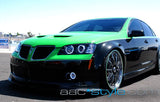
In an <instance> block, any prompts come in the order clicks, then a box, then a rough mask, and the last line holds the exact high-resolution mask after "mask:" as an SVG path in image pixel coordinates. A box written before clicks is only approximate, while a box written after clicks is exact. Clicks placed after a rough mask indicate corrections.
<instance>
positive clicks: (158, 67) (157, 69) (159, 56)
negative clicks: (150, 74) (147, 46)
mask: <svg viewBox="0 0 160 102" xmlns="http://www.w3.org/2000/svg"><path fill="white" fill-rule="evenodd" d="M154 73H156V74H159V73H160V51H158V54H157V63H156V67H155V69H154Z"/></svg>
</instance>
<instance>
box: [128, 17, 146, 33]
mask: <svg viewBox="0 0 160 102" xmlns="http://www.w3.org/2000/svg"><path fill="white" fill-rule="evenodd" d="M132 31H143V28H142V26H141V23H140V22H139V21H138V20H133V21H131V23H130V26H129V28H128V34H131V33H132Z"/></svg>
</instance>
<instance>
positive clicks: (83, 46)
mask: <svg viewBox="0 0 160 102" xmlns="http://www.w3.org/2000/svg"><path fill="white" fill-rule="evenodd" d="M85 49H86V47H85V45H78V48H77V50H78V53H84V51H85Z"/></svg>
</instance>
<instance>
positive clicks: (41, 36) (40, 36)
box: [37, 35, 46, 38]
mask: <svg viewBox="0 0 160 102" xmlns="http://www.w3.org/2000/svg"><path fill="white" fill-rule="evenodd" d="M45 36H46V35H39V36H37V38H43V37H45Z"/></svg>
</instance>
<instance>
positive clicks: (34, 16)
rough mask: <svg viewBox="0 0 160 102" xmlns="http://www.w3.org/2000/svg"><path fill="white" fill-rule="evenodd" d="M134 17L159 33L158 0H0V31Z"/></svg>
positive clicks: (38, 30) (42, 30)
mask: <svg viewBox="0 0 160 102" xmlns="http://www.w3.org/2000/svg"><path fill="white" fill-rule="evenodd" d="M107 17H135V18H138V19H141V20H143V21H145V22H146V23H147V24H148V25H149V26H150V27H151V28H152V29H153V30H154V32H155V33H156V34H157V35H158V36H160V28H159V27H160V0H0V32H5V33H10V32H11V33H16V32H19V33H24V34H26V33H27V32H32V33H34V34H41V35H42V34H54V33H58V32H60V31H61V30H63V29H65V28H66V27H68V26H70V25H72V24H74V23H76V22H79V21H82V20H86V19H94V18H107Z"/></svg>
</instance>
